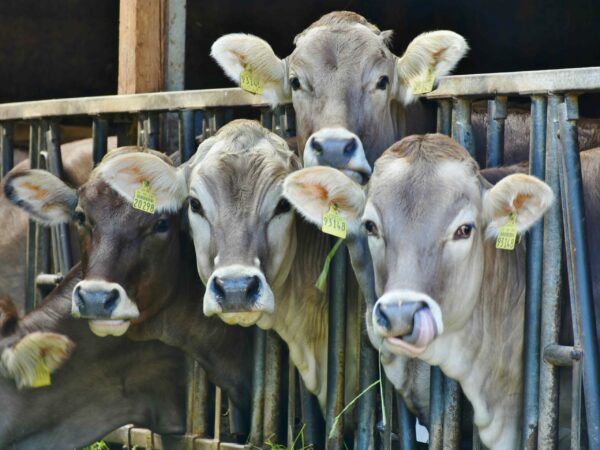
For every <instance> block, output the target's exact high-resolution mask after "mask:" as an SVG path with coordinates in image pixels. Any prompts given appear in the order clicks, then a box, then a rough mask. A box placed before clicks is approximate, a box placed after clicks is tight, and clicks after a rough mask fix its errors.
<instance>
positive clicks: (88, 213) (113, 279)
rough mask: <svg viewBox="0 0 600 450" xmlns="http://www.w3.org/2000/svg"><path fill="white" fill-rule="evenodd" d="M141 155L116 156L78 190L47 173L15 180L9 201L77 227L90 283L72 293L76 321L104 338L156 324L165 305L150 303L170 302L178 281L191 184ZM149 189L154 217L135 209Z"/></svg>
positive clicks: (153, 156) (159, 160)
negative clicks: (138, 325) (137, 197)
mask: <svg viewBox="0 0 600 450" xmlns="http://www.w3.org/2000/svg"><path fill="white" fill-rule="evenodd" d="M138 150H140V149H139V148H138V147H125V148H121V149H118V150H115V151H113V152H111V153H109V154H108V155H107V156H106V158H105V159H104V160H103V162H102V163H101V164H100V165H99V166H98V167H97V168H96V169H94V171H93V172H92V174H91V176H90V179H89V180H88V181H87V182H86V183H85V184H84V185H83V186H81V187H80V188H79V190H77V191H76V190H74V189H71V188H70V187H69V186H67V185H66V184H65V183H64V182H62V181H61V180H60V179H58V178H57V177H55V176H53V175H52V174H50V173H49V172H46V171H42V170H27V171H24V172H19V173H15V174H12V175H10V176H9V177H7V180H6V182H5V186H4V192H5V194H6V196H7V198H8V199H10V201H11V202H13V203H14V204H16V205H17V206H20V207H21V208H23V209H25V210H26V211H28V212H29V213H30V214H31V216H32V217H33V218H34V219H35V220H37V221H38V222H40V223H42V224H45V225H57V224H60V223H68V222H70V221H74V222H75V223H76V225H77V229H78V234H79V238H80V244H81V255H82V259H81V268H82V273H83V280H82V281H81V282H79V283H78V284H77V285H76V287H75V289H74V291H73V301H72V314H73V316H74V317H78V318H79V317H80V318H84V319H89V324H90V328H91V329H92V331H93V332H94V333H95V334H97V335H99V336H105V335H117V336H118V335H122V334H123V333H125V331H126V330H127V329H128V328H129V326H130V324H131V323H134V324H135V323H141V322H143V321H145V320H147V319H148V318H149V317H152V316H153V315H154V314H156V313H157V312H158V311H159V310H160V309H161V308H162V307H163V306H164V305H162V304H157V303H149V302H148V299H156V298H162V299H166V298H168V297H169V292H170V291H171V290H172V289H174V286H175V283H174V282H173V280H176V279H177V273H178V267H177V262H178V261H179V260H180V259H179V256H180V251H181V245H180V233H181V230H180V213H179V211H180V210H181V208H182V206H183V204H184V202H185V198H186V194H187V192H186V188H185V180H184V179H183V178H182V177H181V178H180V177H179V175H178V172H176V170H175V168H173V167H172V166H171V165H170V164H169V163H168V162H165V159H166V157H165V156H163V155H162V154H160V153H158V152H153V151H144V152H143V153H142V152H139V151H138ZM145 183H147V184H145ZM142 186H148V187H149V189H150V191H151V192H152V195H154V198H155V211H154V213H152V214H150V213H147V212H144V211H140V210H138V209H134V208H133V207H132V202H133V200H134V196H135V195H136V194H135V192H136V190H138V189H139V188H140V187H142Z"/></svg>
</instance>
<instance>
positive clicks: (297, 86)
mask: <svg viewBox="0 0 600 450" xmlns="http://www.w3.org/2000/svg"><path fill="white" fill-rule="evenodd" d="M290 85H291V86H292V90H294V91H297V90H298V89H300V80H299V79H298V77H292V78H290Z"/></svg>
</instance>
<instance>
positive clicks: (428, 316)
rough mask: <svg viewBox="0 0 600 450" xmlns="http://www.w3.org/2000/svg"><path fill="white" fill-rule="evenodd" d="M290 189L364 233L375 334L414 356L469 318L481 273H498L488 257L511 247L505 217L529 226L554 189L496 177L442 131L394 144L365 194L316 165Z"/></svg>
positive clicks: (317, 210)
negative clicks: (334, 207)
mask: <svg viewBox="0 0 600 450" xmlns="http://www.w3.org/2000/svg"><path fill="white" fill-rule="evenodd" d="M317 193H318V195H316V194H317ZM329 193H335V195H336V196H337V197H336V198H335V199H334V200H332V199H330V198H329V195H330V194H329ZM286 196H288V198H290V199H291V200H292V203H293V204H294V205H296V206H298V209H299V210H300V211H301V212H302V213H303V214H305V215H306V216H307V218H308V219H309V220H311V221H314V222H320V221H321V218H322V216H323V214H324V213H325V212H326V211H327V209H328V207H329V204H330V203H331V202H332V201H335V202H336V203H337V204H338V207H339V209H340V210H341V211H342V213H343V214H345V217H346V219H347V220H348V221H349V224H350V225H349V226H350V228H351V229H353V230H357V232H362V233H365V234H366V235H368V239H369V249H370V253H371V257H372V260H373V266H374V272H375V285H376V291H377V295H378V297H379V298H378V301H377V303H376V304H375V305H374V307H373V308H370V311H369V312H368V315H367V326H368V330H369V336H370V338H371V341H372V343H373V345H374V346H375V347H377V348H380V349H382V350H383V351H385V352H387V353H388V354H404V355H410V356H421V355H423V354H424V353H425V352H428V351H429V350H428V349H430V347H431V344H432V342H435V340H436V338H437V337H438V336H440V335H442V334H444V333H446V334H449V333H452V332H455V331H459V330H460V329H461V328H462V327H463V326H464V324H465V323H466V322H467V320H469V318H470V316H471V314H472V312H473V310H474V308H475V305H476V304H477V302H478V300H479V298H480V292H481V287H482V283H483V282H484V277H485V276H492V275H496V276H498V274H493V273H491V272H490V273H487V272H486V273H485V274H484V268H486V267H488V268H489V267H490V266H489V264H488V263H484V262H485V260H486V259H489V258H490V257H493V256H494V255H496V256H497V257H502V256H503V255H501V254H500V255H497V253H495V252H506V251H504V250H496V249H495V243H494V240H495V238H496V237H497V235H498V233H499V230H500V228H501V227H502V226H503V225H505V224H506V223H507V222H508V221H509V218H510V217H515V218H516V221H515V226H516V229H517V230H518V232H519V233H523V232H525V231H526V230H527V229H528V228H530V227H531V226H532V225H533V224H534V223H535V222H536V221H537V220H538V219H539V218H540V217H541V216H542V215H543V214H544V212H545V211H546V210H547V208H548V207H549V205H550V204H551V202H552V199H553V194H552V191H551V189H550V188H549V187H548V186H547V185H546V184H544V183H543V182H541V181H540V180H538V179H536V178H534V177H531V176H528V175H523V174H516V175H510V176H508V177H506V178H504V179H502V180H501V181H499V182H498V183H497V184H496V185H495V186H493V187H491V185H490V184H489V183H488V182H487V181H486V180H485V179H484V178H483V177H482V176H481V174H480V172H479V169H478V167H477V163H476V162H475V161H474V160H473V159H472V158H471V157H470V156H469V154H468V153H467V152H466V150H464V149H463V148H462V147H460V146H459V145H458V144H457V143H455V142H454V141H452V140H451V139H450V138H448V137H446V136H443V135H439V134H432V135H425V136H411V137H408V138H405V139H403V140H402V141H400V142H398V143H396V144H394V145H393V146H392V147H390V148H389V149H388V150H387V151H386V152H385V153H384V155H383V156H382V157H381V158H380V159H379V160H378V161H377V163H376V164H375V170H374V173H373V176H372V178H371V180H370V182H369V186H368V194H365V193H364V192H363V191H362V190H361V189H358V188H357V187H355V188H351V187H349V186H348V180H347V179H346V177H344V176H343V175H342V174H340V173H339V172H336V171H335V170H333V169H329V168H311V169H304V170H302V171H299V172H296V173H294V174H292V175H291V176H289V177H288V179H287V180H286ZM300 205H304V206H303V207H300ZM348 205H349V206H348ZM359 205H360V206H359ZM357 210H361V211H362V213H359V214H357V213H356V212H355V211H357ZM361 216H362V217H361ZM486 270H487V269H486ZM490 270H493V269H490ZM430 354H431V352H430Z"/></svg>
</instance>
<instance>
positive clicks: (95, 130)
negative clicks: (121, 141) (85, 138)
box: [92, 116, 108, 165]
mask: <svg viewBox="0 0 600 450" xmlns="http://www.w3.org/2000/svg"><path fill="white" fill-rule="evenodd" d="M107 129H108V122H107V121H106V119H104V118H102V117H100V116H95V117H94V120H93V122H92V141H93V144H92V145H93V158H94V165H97V164H98V163H99V162H100V161H102V158H104V155H106V152H107V150H108V136H107Z"/></svg>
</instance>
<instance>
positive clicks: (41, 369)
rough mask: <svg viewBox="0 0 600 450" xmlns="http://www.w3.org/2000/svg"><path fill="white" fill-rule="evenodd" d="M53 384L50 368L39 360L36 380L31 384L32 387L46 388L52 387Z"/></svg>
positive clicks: (36, 368)
mask: <svg viewBox="0 0 600 450" xmlns="http://www.w3.org/2000/svg"><path fill="white" fill-rule="evenodd" d="M51 384H52V382H51V381H50V369H48V366H47V365H46V364H45V363H44V361H43V360H39V361H38V363H37V366H36V367H35V378H34V379H33V382H32V383H31V387H34V388H40V387H44V386H50V385H51Z"/></svg>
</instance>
